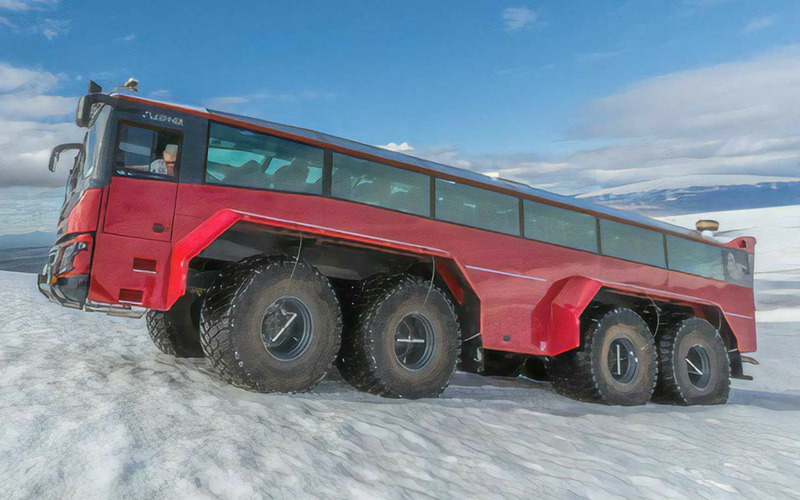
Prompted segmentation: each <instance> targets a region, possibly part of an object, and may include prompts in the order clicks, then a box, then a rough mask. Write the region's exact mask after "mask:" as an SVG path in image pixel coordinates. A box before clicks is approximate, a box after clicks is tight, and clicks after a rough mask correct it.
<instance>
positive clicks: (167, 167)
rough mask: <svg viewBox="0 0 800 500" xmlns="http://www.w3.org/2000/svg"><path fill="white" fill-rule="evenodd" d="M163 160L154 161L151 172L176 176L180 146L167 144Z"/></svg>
mask: <svg viewBox="0 0 800 500" xmlns="http://www.w3.org/2000/svg"><path fill="white" fill-rule="evenodd" d="M161 156H162V158H159V159H157V160H154V161H153V162H152V163H151V164H150V172H152V173H154V174H165V175H169V176H172V177H174V176H175V160H176V159H177V158H178V145H177V144H167V145H166V147H164V152H163V153H162V155H161Z"/></svg>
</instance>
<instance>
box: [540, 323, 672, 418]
mask: <svg viewBox="0 0 800 500" xmlns="http://www.w3.org/2000/svg"><path fill="white" fill-rule="evenodd" d="M584 323H585V324H586V328H585V329H584V333H583V338H582V341H581V346H580V347H579V348H577V349H574V350H572V351H569V352H566V353H564V354H561V355H559V356H556V357H554V358H552V359H551V360H550V362H549V371H550V377H551V379H552V381H553V386H554V387H555V389H556V391H558V392H559V393H560V394H563V395H565V396H568V397H571V398H574V399H577V400H580V401H589V402H596V403H604V404H609V405H623V406H632V405H641V404H645V403H647V401H649V400H650V397H651V396H652V395H653V390H654V389H655V385H656V379H657V376H658V367H657V358H656V349H655V344H654V341H653V336H652V334H651V333H650V330H649V329H648V327H647V324H646V323H645V322H644V320H643V319H642V318H641V317H640V316H639V315H638V314H636V313H635V312H633V311H632V310H630V309H627V308H623V307H619V308H615V309H598V310H596V312H595V313H594V316H593V317H589V318H587V319H586V320H584Z"/></svg>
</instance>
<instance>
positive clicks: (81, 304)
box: [37, 234, 147, 318]
mask: <svg viewBox="0 0 800 500" xmlns="http://www.w3.org/2000/svg"><path fill="white" fill-rule="evenodd" d="M93 240H94V238H93V236H92V235H91V234H80V235H78V236H75V237H73V238H68V239H65V240H64V241H63V242H61V243H57V244H55V245H53V248H51V249H50V253H49V254H48V256H47V263H46V264H45V266H44V269H42V272H41V274H39V276H38V280H37V281H38V286H39V291H40V292H41V293H42V295H44V296H45V297H47V298H48V299H49V300H50V301H51V302H55V303H56V304H58V305H60V306H64V307H70V308H72V309H81V310H84V311H95V312H104V313H106V314H109V315H112V316H123V317H129V318H139V317H141V316H142V315H143V314H144V313H145V312H147V309H145V308H143V307H135V306H129V305H117V304H100V303H96V302H93V301H90V300H88V296H89V281H90V278H89V273H90V266H91V255H92V244H93Z"/></svg>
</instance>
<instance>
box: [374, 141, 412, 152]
mask: <svg viewBox="0 0 800 500" xmlns="http://www.w3.org/2000/svg"><path fill="white" fill-rule="evenodd" d="M378 147H379V148H383V149H388V150H389V151H397V152H400V153H406V152H408V151H414V148H413V147H411V144H409V143H407V142H401V143H400V144H397V143H396V142H390V143H389V144H384V145H383V146H380V145H379V146H378Z"/></svg>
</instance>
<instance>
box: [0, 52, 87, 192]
mask: <svg viewBox="0 0 800 500" xmlns="http://www.w3.org/2000/svg"><path fill="white" fill-rule="evenodd" d="M57 84H58V77H57V76H55V75H54V74H52V73H50V72H47V71H41V70H35V69H28V68H18V67H15V66H11V65H9V64H6V63H0V131H1V132H0V186H8V185H17V184H32V185H47V186H63V185H64V182H65V178H66V172H63V171H62V172H59V173H57V174H55V175H54V174H52V173H50V172H49V171H48V170H47V158H48V157H49V154H50V148H52V147H53V146H55V145H57V144H61V143H64V142H76V141H79V140H80V138H81V136H82V134H83V132H84V131H82V130H81V129H78V128H77V127H76V126H75V125H74V123H73V122H72V119H71V118H72V116H71V115H72V113H74V112H75V106H76V101H77V99H75V98H72V97H63V96H58V95H48V92H51V91H53V90H54V89H55V88H56V86H57Z"/></svg>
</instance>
